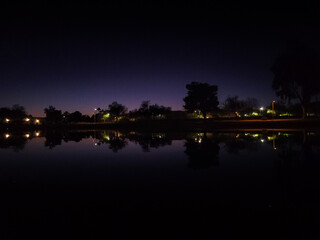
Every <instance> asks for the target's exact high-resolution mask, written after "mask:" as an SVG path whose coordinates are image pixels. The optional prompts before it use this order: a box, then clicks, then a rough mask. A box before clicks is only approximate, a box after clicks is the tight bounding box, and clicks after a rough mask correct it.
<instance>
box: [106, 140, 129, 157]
mask: <svg viewBox="0 0 320 240" xmlns="http://www.w3.org/2000/svg"><path fill="white" fill-rule="evenodd" d="M108 143H109V149H111V150H112V151H113V152H115V153H116V152H118V151H119V150H121V149H123V148H125V146H127V144H128V142H127V141H126V140H125V139H123V138H120V137H112V138H111V139H110V140H109V141H108Z"/></svg>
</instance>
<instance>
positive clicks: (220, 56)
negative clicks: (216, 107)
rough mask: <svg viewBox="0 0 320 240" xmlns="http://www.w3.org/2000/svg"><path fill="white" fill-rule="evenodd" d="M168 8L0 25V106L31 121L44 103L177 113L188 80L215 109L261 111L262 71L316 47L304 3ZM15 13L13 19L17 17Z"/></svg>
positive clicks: (126, 8)
mask: <svg viewBox="0 0 320 240" xmlns="http://www.w3.org/2000/svg"><path fill="white" fill-rule="evenodd" d="M168 6H169V5H163V6H160V7H159V6H157V5H148V6H145V5H143V4H140V5H135V4H131V5H129V4H124V5H117V6H115V9H113V8H112V7H114V6H113V5H112V6H110V5H109V6H107V8H106V9H104V7H105V6H96V7H95V8H94V9H95V10H96V12H95V11H91V12H89V13H88V15H85V14H83V15H82V14H79V15H78V16H70V15H67V14H66V12H68V8H66V9H64V12H63V13H62V16H63V17H61V16H60V15H59V16H58V15H54V14H53V15H52V12H54V11H50V14H51V15H50V17H47V16H46V14H45V12H44V13H43V14H42V15H41V16H36V17H33V15H32V14H29V15H28V14H20V15H19V14H18V15H15V16H16V17H15V16H10V17H8V18H3V19H1V22H0V27H1V29H0V30H1V38H0V43H1V45H0V50H1V51H0V61H1V65H0V79H1V94H0V106H11V105H13V104H16V103H18V104H21V105H23V106H25V107H26V109H27V111H28V112H29V113H30V114H33V115H38V116H41V115H43V109H44V108H45V107H47V106H48V105H53V106H55V107H56V108H58V109H62V110H63V111H69V112H72V111H75V110H80V111H81V112H83V113H86V114H92V112H93V109H94V108H95V107H101V108H107V106H108V104H110V103H111V102H112V101H118V102H120V103H122V104H125V105H126V106H127V107H128V108H129V110H131V109H133V108H137V107H139V105H140V103H141V101H143V100H151V102H152V103H158V104H162V105H165V106H171V107H172V108H173V109H174V110H182V108H183V107H182V105H183V100H182V99H183V97H184V96H185V95H186V89H185V85H186V84H187V83H190V82H191V81H199V82H208V83H210V84H216V85H218V97H219V101H220V103H223V101H224V100H225V98H226V97H227V96H233V95H238V96H239V97H240V98H246V97H255V98H257V99H258V100H259V102H260V104H261V105H262V106H266V105H267V104H270V102H271V101H272V100H273V99H275V96H274V93H273V91H272V88H271V83H272V74H271V72H270V67H271V65H272V63H273V61H274V59H275V57H276V56H277V55H279V53H281V51H283V50H284V48H285V45H286V42H287V41H288V40H290V39H292V38H296V39H298V40H300V41H303V42H305V43H306V44H308V45H310V46H312V47H313V48H315V49H319V45H318V44H319V42H320V41H319V40H320V39H319V26H318V25H316V21H315V20H316V16H317V14H318V13H319V12H318V8H317V6H315V5H311V4H309V3H308V2H305V5H303V6H301V5H296V6H291V8H289V7H287V6H285V5H283V6H277V7H276V8H274V7H273V6H268V7H267V8H266V7H264V6H249V5H248V6H243V5H238V6H235V5H232V6H228V5H227V4H226V6H221V5H220V6H216V5H208V6H206V5H204V6H203V5H201V6H199V5H196V6H194V5H190V4H185V6H184V5H182V6H180V8H179V7H177V6H174V7H172V8H168ZM15 7H16V6H14V7H13V8H12V6H11V9H15ZM23 7H24V6H20V7H19V8H18V10H17V12H18V13H21V12H23V13H26V12H25V11H23V10H24V8H23ZM29 7H30V6H29ZM63 7H64V6H62V7H61V6H60V7H59V6H58V9H61V8H63ZM67 7H70V6H67ZM82 7H83V8H84V9H85V8H86V7H87V6H82ZM50 10H54V9H50ZM105 10H108V11H107V13H106V14H105V15H104V14H103V12H104V11H105ZM162 10H163V11H162ZM165 10H169V11H165ZM161 11H162V12H161ZM159 12H160V13H159ZM66 15H67V17H66ZM95 15H96V16H95ZM89 16H90V17H89Z"/></svg>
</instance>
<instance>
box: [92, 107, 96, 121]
mask: <svg viewBox="0 0 320 240" xmlns="http://www.w3.org/2000/svg"><path fill="white" fill-rule="evenodd" d="M96 111H97V109H96V108H95V109H94V111H93V115H94V123H96Z"/></svg>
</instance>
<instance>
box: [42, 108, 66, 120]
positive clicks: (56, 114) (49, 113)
mask: <svg viewBox="0 0 320 240" xmlns="http://www.w3.org/2000/svg"><path fill="white" fill-rule="evenodd" d="M44 113H45V114H46V120H47V122H49V123H58V122H61V120H62V113H61V110H57V109H56V108H55V107H53V106H49V108H45V109H44Z"/></svg>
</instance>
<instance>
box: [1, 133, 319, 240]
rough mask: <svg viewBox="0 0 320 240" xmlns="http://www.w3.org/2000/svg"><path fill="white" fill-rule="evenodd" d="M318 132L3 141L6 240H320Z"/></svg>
mask: <svg viewBox="0 0 320 240" xmlns="http://www.w3.org/2000/svg"><path fill="white" fill-rule="evenodd" d="M319 146H320V135H318V133H316V132H307V131H293V132H288V131H287V132H278V131H274V132H270V131H269V132H259V131H255V132H254V131H253V132H246V131H239V132H207V133H203V132H202V133H144V134H142V133H138V132H116V131H97V132H94V131H92V132H85V131H83V132H59V131H46V132H23V133H22V132H20V133H9V132H7V133H1V136H0V156H1V159H0V184H1V188H0V189H1V194H0V204H1V205H0V220H1V225H0V228H1V232H0V239H25V238H29V239H34V238H41V239H79V238H80V237H82V238H83V237H84V238H85V239H131V238H134V237H138V239H158V238H160V239H187V238H188V239H189V238H193V239H240V238H241V239H243V238H245V239H320V234H319V232H320V147H319Z"/></svg>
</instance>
